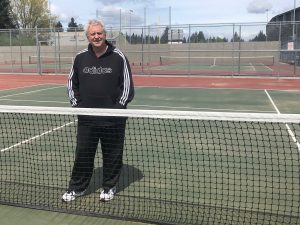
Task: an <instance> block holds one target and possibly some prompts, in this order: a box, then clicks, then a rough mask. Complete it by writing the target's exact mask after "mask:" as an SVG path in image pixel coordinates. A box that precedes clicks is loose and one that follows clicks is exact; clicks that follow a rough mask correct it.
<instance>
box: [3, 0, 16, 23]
mask: <svg viewBox="0 0 300 225" xmlns="http://www.w3.org/2000/svg"><path fill="white" fill-rule="evenodd" d="M15 27H16V25H15V23H14V22H13V16H12V10H11V6H10V2H9V0H0V29H9V28H15Z"/></svg>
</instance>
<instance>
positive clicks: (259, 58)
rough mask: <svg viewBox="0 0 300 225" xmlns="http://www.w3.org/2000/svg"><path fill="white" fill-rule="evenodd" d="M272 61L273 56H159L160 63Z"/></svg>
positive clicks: (266, 63) (257, 63)
mask: <svg viewBox="0 0 300 225" xmlns="http://www.w3.org/2000/svg"><path fill="white" fill-rule="evenodd" d="M274 61H275V59H274V56H255V57H254V56H241V57H236V56H234V57H232V56H228V57H227V56H216V57H211V56H191V57H184V56H178V57H176V56H160V65H174V64H189V63H192V64H199V65H209V66H232V65H237V64H240V65H242V66H271V65H274Z"/></svg>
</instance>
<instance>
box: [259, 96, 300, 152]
mask: <svg viewBox="0 0 300 225" xmlns="http://www.w3.org/2000/svg"><path fill="white" fill-rule="evenodd" d="M265 93H266V95H267V96H268V98H269V100H270V101H271V103H272V105H273V107H274V109H275V110H276V112H277V114H281V113H280V111H279V110H278V108H277V106H276V105H275V103H274V101H273V99H272V98H271V96H270V95H269V93H268V91H267V90H265ZM285 126H286V129H287V131H288V133H289V135H290V136H291V138H292V140H293V141H294V143H295V144H296V146H297V148H298V151H299V152H300V143H299V141H298V140H297V138H296V136H295V134H294V132H293V131H292V130H291V128H290V126H289V125H288V124H287V123H286V124H285Z"/></svg>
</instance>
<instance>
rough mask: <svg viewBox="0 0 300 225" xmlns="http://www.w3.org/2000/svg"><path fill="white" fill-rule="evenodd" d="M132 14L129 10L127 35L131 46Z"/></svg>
mask: <svg viewBox="0 0 300 225" xmlns="http://www.w3.org/2000/svg"><path fill="white" fill-rule="evenodd" d="M132 13H133V10H132V9H130V10H129V35H130V37H129V41H130V44H131V14H132Z"/></svg>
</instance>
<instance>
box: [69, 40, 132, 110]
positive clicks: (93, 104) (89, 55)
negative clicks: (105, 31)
mask: <svg viewBox="0 0 300 225" xmlns="http://www.w3.org/2000/svg"><path fill="white" fill-rule="evenodd" d="M106 44H107V45H108V48H107V51H106V53H105V54H104V55H102V56H100V57H99V58H97V57H96V55H95V54H94V52H93V50H92V46H91V44H89V45H88V48H87V49H84V50H82V51H81V52H79V53H78V54H77V55H76V57H75V60H74V64H73V66H72V69H71V71H70V74H69V79H68V84H67V86H68V95H69V99H70V102H71V105H72V107H81V108H121V109H122V108H126V107H127V104H128V102H130V101H131V100H132V99H133V96H134V87H133V81H132V74H131V69H130V65H129V62H128V60H127V58H126V57H125V55H124V54H123V53H122V52H121V51H120V50H119V49H117V48H115V47H114V46H112V45H111V44H110V43H108V42H107V41H106Z"/></svg>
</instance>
